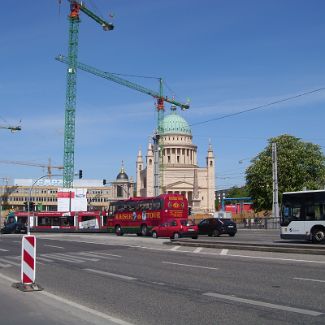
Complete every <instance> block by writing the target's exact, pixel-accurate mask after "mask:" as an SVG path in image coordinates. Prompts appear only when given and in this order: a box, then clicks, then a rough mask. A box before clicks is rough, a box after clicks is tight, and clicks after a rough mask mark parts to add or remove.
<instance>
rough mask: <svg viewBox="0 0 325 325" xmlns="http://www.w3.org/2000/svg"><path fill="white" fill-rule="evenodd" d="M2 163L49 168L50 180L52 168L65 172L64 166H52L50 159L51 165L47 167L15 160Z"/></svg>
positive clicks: (2, 162) (2, 161) (0, 161)
mask: <svg viewBox="0 0 325 325" xmlns="http://www.w3.org/2000/svg"><path fill="white" fill-rule="evenodd" d="M0 163H1V164H15V165H23V166H32V167H41V168H47V176H48V177H49V178H51V176H52V168H54V169H61V170H63V166H53V165H52V164H51V159H50V158H49V163H48V164H47V165H46V164H38V163H32V162H28V161H14V160H0Z"/></svg>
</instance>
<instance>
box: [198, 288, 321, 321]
mask: <svg viewBox="0 0 325 325" xmlns="http://www.w3.org/2000/svg"><path fill="white" fill-rule="evenodd" d="M203 296H209V297H214V298H219V299H224V300H231V301H236V302H241V303H244V304H249V305H255V306H261V307H266V308H272V309H279V310H284V311H289V312H293V313H298V314H304V315H309V316H320V315H323V313H320V312H318V311H314V310H309V309H301V308H294V307H289V306H283V305H276V304H271V303H268V302H263V301H257V300H251V299H245V298H239V297H235V296H228V295H222V294H219V293H214V292H206V293H203Z"/></svg>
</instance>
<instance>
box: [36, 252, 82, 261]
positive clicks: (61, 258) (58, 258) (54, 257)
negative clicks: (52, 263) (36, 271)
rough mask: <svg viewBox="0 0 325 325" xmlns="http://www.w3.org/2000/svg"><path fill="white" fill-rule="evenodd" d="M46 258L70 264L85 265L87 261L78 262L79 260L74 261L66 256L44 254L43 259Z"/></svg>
mask: <svg viewBox="0 0 325 325" xmlns="http://www.w3.org/2000/svg"><path fill="white" fill-rule="evenodd" d="M43 256H44V257H45V258H47V257H48V258H50V259H52V260H58V261H64V262H69V263H84V262H85V261H82V260H78V259H72V258H68V257H64V256H57V255H55V254H42V257H43Z"/></svg>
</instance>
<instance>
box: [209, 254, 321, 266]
mask: <svg viewBox="0 0 325 325" xmlns="http://www.w3.org/2000/svg"><path fill="white" fill-rule="evenodd" d="M212 254H213V253H212ZM213 255H214V254H213ZM226 256H229V257H243V258H253V259H260V260H273V261H285V262H300V263H315V264H325V261H309V260H297V259H294V258H281V257H264V256H249V255H236V254H227V255H226Z"/></svg>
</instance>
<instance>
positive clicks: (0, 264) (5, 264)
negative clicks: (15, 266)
mask: <svg viewBox="0 0 325 325" xmlns="http://www.w3.org/2000/svg"><path fill="white" fill-rule="evenodd" d="M0 262H3V263H0V267H12V265H11V264H8V262H7V261H5V260H2V259H1V258H0Z"/></svg>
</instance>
